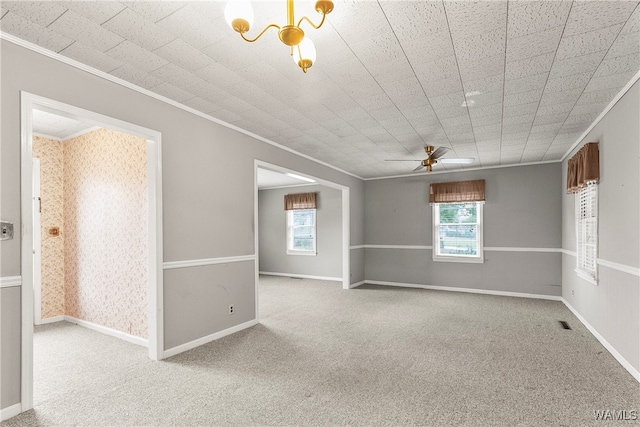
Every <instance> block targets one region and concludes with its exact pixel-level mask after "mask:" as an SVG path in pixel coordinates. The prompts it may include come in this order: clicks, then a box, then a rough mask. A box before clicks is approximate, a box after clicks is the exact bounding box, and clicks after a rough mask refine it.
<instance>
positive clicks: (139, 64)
mask: <svg viewBox="0 0 640 427" xmlns="http://www.w3.org/2000/svg"><path fill="white" fill-rule="evenodd" d="M105 53H106V54H107V55H109V56H110V57H112V58H114V59H116V60H118V61H121V62H124V63H125V64H129V65H131V66H132V67H135V68H137V69H139V70H141V71H145V72H147V73H148V72H151V71H153V70H157V69H158V68H161V67H164V66H165V65H167V64H168V62H167V60H166V59H163V58H160V57H159V56H158V55H156V54H155V53H153V52H149V51H148V50H146V49H143V48H141V47H140V46H138V45H137V44H135V43H131V42H130V41H128V40H125V41H123V42H122V43H120V44H119V45H117V46H115V47H114V48H112V49H109V50H108V51H106V52H105Z"/></svg>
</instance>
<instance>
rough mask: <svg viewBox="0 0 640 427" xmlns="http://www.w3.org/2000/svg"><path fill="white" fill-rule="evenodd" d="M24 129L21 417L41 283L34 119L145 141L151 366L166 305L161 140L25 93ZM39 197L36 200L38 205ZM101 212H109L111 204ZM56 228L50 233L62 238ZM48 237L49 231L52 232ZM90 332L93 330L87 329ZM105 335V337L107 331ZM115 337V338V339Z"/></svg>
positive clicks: (28, 396)
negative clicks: (48, 117)
mask: <svg viewBox="0 0 640 427" xmlns="http://www.w3.org/2000/svg"><path fill="white" fill-rule="evenodd" d="M21 101H22V102H21V126H22V133H21V135H22V152H21V155H22V164H21V188H22V190H21V198H22V209H21V211H22V225H23V235H22V256H21V270H22V283H23V286H22V307H21V308H22V372H21V382H22V399H21V400H22V405H21V406H22V407H21V409H22V411H26V410H28V409H31V408H32V407H33V330H34V329H33V324H34V320H36V321H37V320H38V317H37V314H36V313H35V311H34V309H35V305H36V303H39V301H38V300H39V299H40V295H41V294H40V292H39V289H38V285H37V284H36V281H37V279H38V277H37V275H38V272H37V271H36V268H35V267H36V265H35V264H36V263H37V260H35V259H34V254H35V252H34V249H35V240H36V239H38V232H39V230H36V227H35V226H34V223H35V222H36V221H37V220H38V213H39V212H36V210H38V211H39V209H38V208H37V204H36V199H37V197H38V196H37V195H36V192H37V191H38V188H37V183H36V182H35V178H34V176H37V175H35V174H34V172H37V169H38V166H37V163H38V162H36V166H35V170H34V163H33V162H32V158H33V153H34V152H33V148H34V147H33V140H34V135H33V119H34V111H38V112H46V113H50V114H53V115H57V116H60V117H63V118H67V119H72V120H76V121H80V122H85V123H91V124H93V125H95V126H96V127H97V128H102V129H104V130H107V131H112V132H120V133H123V134H129V135H133V136H135V137H137V138H139V139H140V138H141V144H142V148H141V149H142V150H143V151H146V166H144V167H145V168H146V178H147V185H146V201H147V205H146V206H147V208H146V209H145V211H146V215H144V216H145V221H146V231H147V232H146V236H145V237H144V239H145V240H146V245H145V246H146V248H147V256H146V261H145V265H144V268H145V270H146V271H147V279H146V288H147V292H148V308H147V310H146V312H147V313H146V314H147V319H145V320H146V323H147V331H148V340H147V343H146V344H147V346H148V356H149V358H150V359H152V360H160V359H162V358H163V346H164V343H163V309H162V307H163V304H162V294H163V291H162V289H163V287H162V185H161V184H162V176H161V135H160V133H159V132H157V131H154V130H151V129H147V128H143V127H140V126H138V125H134V124H131V123H127V122H124V121H121V120H118V119H114V118H111V117H108V116H103V115H101V114H98V113H94V112H91V111H88V110H84V109H81V108H78V107H74V106H71V105H68V104H64V103H61V102H57V101H53V100H50V99H46V98H43V97H39V96H37V95H33V94H29V93H26V92H22V93H21ZM34 197H35V199H34ZM102 209H109V206H108V204H107V205H106V206H103V208H102ZM56 228H57V227H52V229H51V233H52V235H55V233H57V232H59V230H56ZM47 232H49V231H47ZM85 326H88V325H85ZM103 332H105V331H103ZM112 335H113V334H112Z"/></svg>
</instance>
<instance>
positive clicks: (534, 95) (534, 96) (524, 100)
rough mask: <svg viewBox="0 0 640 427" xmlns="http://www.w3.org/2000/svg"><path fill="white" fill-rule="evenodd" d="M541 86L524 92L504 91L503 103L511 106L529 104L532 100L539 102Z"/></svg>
mask: <svg viewBox="0 0 640 427" xmlns="http://www.w3.org/2000/svg"><path fill="white" fill-rule="evenodd" d="M542 92H543V88H539V89H532V90H528V91H526V92H519V93H511V94H509V93H505V94H504V105H505V107H513V106H515V105H523V104H530V103H532V102H540V98H541V97H542Z"/></svg>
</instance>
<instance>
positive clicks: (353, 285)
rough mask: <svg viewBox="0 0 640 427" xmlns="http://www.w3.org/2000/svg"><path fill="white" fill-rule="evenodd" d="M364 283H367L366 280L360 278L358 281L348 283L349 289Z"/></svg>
mask: <svg viewBox="0 0 640 427" xmlns="http://www.w3.org/2000/svg"><path fill="white" fill-rule="evenodd" d="M365 283H367V281H366V280H361V281H359V282H356V283H352V284H350V285H349V289H354V288H357V287H358V286H362V285H364V284H365Z"/></svg>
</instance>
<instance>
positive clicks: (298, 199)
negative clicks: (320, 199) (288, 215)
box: [284, 193, 317, 211]
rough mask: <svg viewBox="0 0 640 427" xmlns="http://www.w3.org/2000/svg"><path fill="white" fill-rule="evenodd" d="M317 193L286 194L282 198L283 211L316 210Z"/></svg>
mask: <svg viewBox="0 0 640 427" xmlns="http://www.w3.org/2000/svg"><path fill="white" fill-rule="evenodd" d="M316 194H317V193H298V194H286V195H285V196H284V210H285V211H291V210H294V209H316V199H317V197H316Z"/></svg>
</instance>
